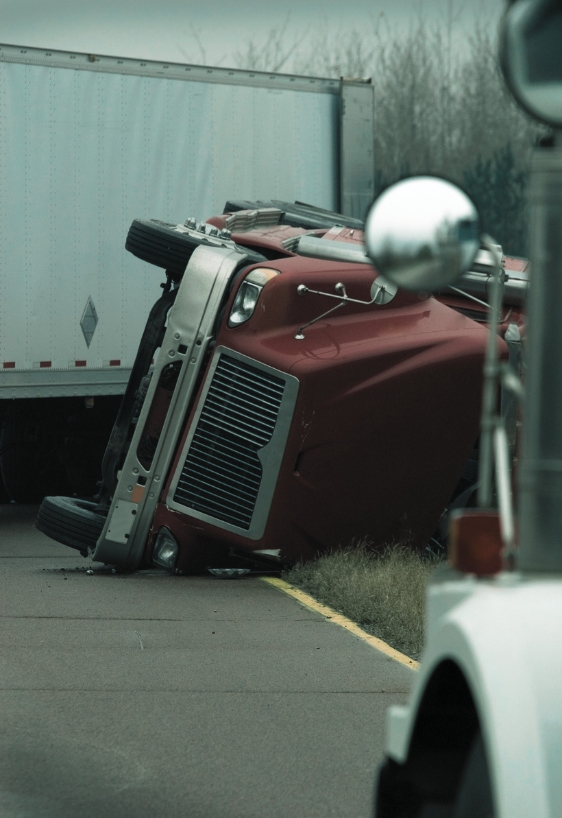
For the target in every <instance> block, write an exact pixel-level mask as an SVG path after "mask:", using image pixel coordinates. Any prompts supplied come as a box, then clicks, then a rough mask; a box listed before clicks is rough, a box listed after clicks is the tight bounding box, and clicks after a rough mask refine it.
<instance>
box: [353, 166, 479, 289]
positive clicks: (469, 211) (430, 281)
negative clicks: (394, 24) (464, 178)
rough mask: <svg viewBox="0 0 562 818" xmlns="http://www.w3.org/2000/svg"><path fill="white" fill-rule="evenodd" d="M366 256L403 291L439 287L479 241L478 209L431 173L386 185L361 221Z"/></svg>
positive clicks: (467, 261)
mask: <svg viewBox="0 0 562 818" xmlns="http://www.w3.org/2000/svg"><path fill="white" fill-rule="evenodd" d="M365 245H366V250H367V255H368V256H369V258H370V259H371V261H372V262H373V264H374V265H375V267H376V268H377V270H378V271H379V272H380V273H382V274H383V275H384V276H385V278H387V279H388V280H389V281H391V282H393V283H394V284H396V285H397V286H398V287H401V288H402V289H404V290H428V291H432V290H439V289H440V288H442V287H445V286H447V284H452V283H453V282H454V281H456V279H457V278H458V277H459V276H461V275H462V274H463V273H465V272H466V271H467V270H468V269H469V267H470V266H471V264H472V262H473V261H474V257H475V255H476V253H477V251H478V248H479V246H480V230H479V224H478V213H477V211H476V208H475V207H474V205H473V203H472V202H471V200H470V199H469V198H468V196H467V195H466V193H464V192H463V191H462V190H460V188H458V187H456V186H455V185H453V184H451V182H447V181H445V180H444V179H438V178H436V177H433V176H417V177H413V178H411V179H404V180H403V181H401V182H396V184H394V185H391V186H390V187H389V188H387V189H386V190H385V191H384V192H383V193H381V195H380V196H379V197H378V198H377V199H376V200H375V202H374V204H373V205H372V206H371V209H370V210H369V213H368V214H367V221H366V224H365Z"/></svg>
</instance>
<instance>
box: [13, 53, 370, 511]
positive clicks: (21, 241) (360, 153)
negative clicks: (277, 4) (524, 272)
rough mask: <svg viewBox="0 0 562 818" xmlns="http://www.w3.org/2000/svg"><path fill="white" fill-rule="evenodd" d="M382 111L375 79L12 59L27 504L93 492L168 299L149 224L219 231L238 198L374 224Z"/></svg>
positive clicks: (18, 417)
mask: <svg viewBox="0 0 562 818" xmlns="http://www.w3.org/2000/svg"><path fill="white" fill-rule="evenodd" d="M373 108H374V106H373V88H372V86H371V85H370V84H369V83H366V82H361V81H338V80H334V79H323V78H316V77H302V76H290V75H283V74H269V73H262V72H257V71H239V70H234V69H227V68H209V67H207V66H196V65H181V64H173V63H159V62H152V61H148V60H132V59H125V58H119V57H107V56H98V55H93V54H80V53H67V52H62V51H48V50H43V49H36V48H24V47H19V46H11V45H3V46H0V208H1V217H0V311H1V312H0V413H3V418H4V419H3V425H2V433H1V436H0V464H1V468H2V474H3V478H4V483H5V485H6V487H7V489H8V493H9V495H10V496H11V497H12V498H13V499H16V500H33V499H39V498H40V497H41V496H42V495H43V494H44V493H53V492H55V493H56V492H57V489H58V485H59V483H61V481H62V482H64V479H66V478H67V477H68V475H69V474H72V475H73V476H74V479H75V480H77V481H78V482H77V483H76V488H77V490H80V489H81V488H82V486H81V485H79V484H80V482H81V481H80V479H79V473H80V470H81V467H80V463H82V462H83V461H85V460H86V459H88V458H85V457H84V454H85V452H86V451H89V452H90V457H89V460H90V461H92V457H93V460H94V461H96V462H97V460H98V458H97V457H96V456H94V455H93V454H92V446H93V447H94V449H95V451H96V452H97V451H98V449H99V452H100V454H101V451H103V446H104V444H105V441H106V439H107V434H108V429H109V428H110V426H111V420H112V418H113V417H114V415H115V411H116V402H118V401H119V397H118V396H119V395H121V394H122V393H123V392H124V390H125V386H126V384H127V381H128V378H129V374H130V371H131V366H132V364H133V361H134V356H135V353H136V350H137V347H138V343H139V339H140V335H141V332H142V328H143V326H144V322H145V320H146V316H147V314H148V311H149V309H150V306H151V305H152V304H153V302H154V301H155V300H156V299H157V297H158V295H159V292H160V291H159V281H158V278H157V276H156V277H155V271H154V267H152V266H151V265H149V264H146V263H144V262H142V261H139V259H138V258H135V257H134V256H132V255H131V254H129V253H127V252H125V249H124V243H125V238H126V235H127V230H128V228H129V226H130V224H131V222H132V220H133V219H134V218H136V217H138V218H145V219H147V218H158V219H161V220H163V221H167V222H171V223H183V222H184V221H185V219H186V218H188V217H195V218H196V219H202V218H205V217H208V216H209V215H210V214H214V213H217V214H218V213H221V212H222V211H223V208H224V204H225V202H226V201H227V200H228V199H233V198H235V199H247V200H254V201H256V200H260V199H265V200H270V199H281V200H285V201H292V200H299V201H304V202H308V203H311V204H314V205H317V206H320V207H324V208H327V209H329V210H339V211H340V212H344V213H346V214H347V215H350V216H356V217H358V218H362V217H363V216H364V213H365V211H366V209H367V206H368V205H369V203H370V201H371V200H372V197H373V193H374V166H373ZM112 396H113V397H112ZM84 399H86V401H85V400H84ZM85 406H87V407H89V409H90V410H91V409H93V411H86V409H85V408H84V407H85ZM69 423H70V426H69ZM98 438H99V439H98ZM64 440H66V441H67V443H66V444H63V441H64ZM69 440H70V441H74V442H73V443H71V444H70V446H69V445H68V441H69ZM61 445H62V446H63V448H62V449H61ZM65 445H66V449H64V446H65ZM88 446H89V447H90V448H89V449H88ZM63 449H64V451H63ZM63 472H64V474H63ZM90 477H91V475H90ZM82 482H83V481H82ZM86 482H88V480H87V481H86ZM89 482H90V484H91V479H90V480H89ZM61 487H62V486H61ZM70 488H73V486H71V487H70ZM67 490H68V486H67Z"/></svg>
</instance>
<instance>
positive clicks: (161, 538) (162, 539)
mask: <svg viewBox="0 0 562 818" xmlns="http://www.w3.org/2000/svg"><path fill="white" fill-rule="evenodd" d="M178 551H179V547H178V543H177V540H176V538H175V537H174V536H173V535H172V533H171V532H170V531H169V529H167V528H161V529H160V531H159V532H158V535H157V537H156V542H155V543H154V549H153V551H152V562H154V563H155V564H156V565H161V566H162V568H167V569H168V571H173V570H174V568H175V567H176V560H177V558H178Z"/></svg>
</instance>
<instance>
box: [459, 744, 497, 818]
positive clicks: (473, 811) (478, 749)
mask: <svg viewBox="0 0 562 818" xmlns="http://www.w3.org/2000/svg"><path fill="white" fill-rule="evenodd" d="M495 814H496V812H495V809H494V799H493V796H492V785H491V781H490V771H489V769H488V761H487V758H486V749H485V747H484V741H483V739H482V734H481V733H480V732H478V733H477V734H476V737H475V738H474V741H473V743H472V747H471V749H470V752H469V754H468V758H467V761H466V764H465V767H464V770H463V774H462V778H461V783H460V786H459V790H458V793H457V797H456V800H455V805H454V807H453V810H452V813H451V818H494V815H495Z"/></svg>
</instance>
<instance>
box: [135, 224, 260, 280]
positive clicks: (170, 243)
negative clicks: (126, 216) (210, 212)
mask: <svg viewBox="0 0 562 818" xmlns="http://www.w3.org/2000/svg"><path fill="white" fill-rule="evenodd" d="M176 226H177V225H175V224H168V222H161V221H158V219H149V220H145V219H134V221H133V223H132V224H131V226H130V228H129V232H128V234H127V240H126V241H125V249H126V250H128V251H129V253H132V254H133V255H134V256H136V257H137V258H140V259H142V260H143V261H147V262H148V263H149V264H154V265H155V266H156V267H162V268H163V269H164V270H166V272H167V273H168V274H169V275H171V276H172V278H174V279H176V280H179V279H181V277H182V276H183V274H184V272H185V268H186V266H187V263H188V261H189V259H190V258H191V256H192V254H193V252H194V250H196V248H197V247H199V246H200V245H201V244H203V245H207V246H214V245H212V244H211V242H209V241H208V239H206V238H205V234H204V233H201V238H200V239H199V238H198V237H197V236H194V235H193V234H191V233H180V232H178V231H177V230H175V227H176ZM240 250H242V252H243V253H244V254H245V255H246V256H247V258H248V263H251V264H254V263H260V262H263V261H267V259H266V257H265V256H263V255H262V254H261V253H258V252H256V251H255V250H251V249H250V248H248V247H240Z"/></svg>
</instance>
